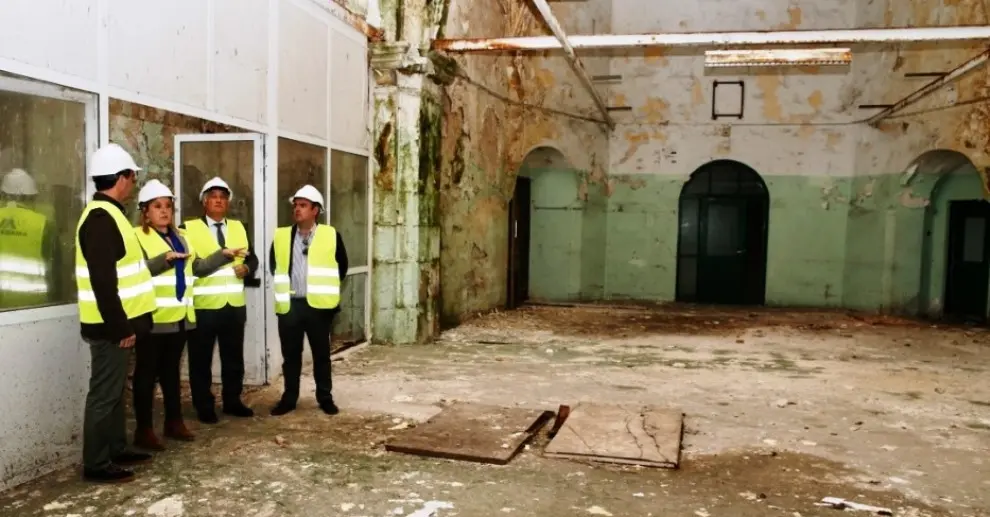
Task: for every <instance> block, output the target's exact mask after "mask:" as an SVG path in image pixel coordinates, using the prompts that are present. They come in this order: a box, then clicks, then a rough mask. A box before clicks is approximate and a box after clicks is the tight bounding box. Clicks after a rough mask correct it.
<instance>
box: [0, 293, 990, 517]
mask: <svg viewBox="0 0 990 517" xmlns="http://www.w3.org/2000/svg"><path fill="white" fill-rule="evenodd" d="M988 338H990V334H988V332H986V331H984V330H980V329H966V328H949V327H944V326H939V327H935V326H932V325H929V324H923V323H914V322H908V321H899V320H894V319H890V318H866V317H855V316H849V315H844V314H841V313H826V312H795V311H772V310H759V311H748V310H744V311H715V310H701V309H697V310H691V309H685V308H679V307H665V308H659V309H658V308H652V309H651V308H631V307H625V308H622V307H611V308H609V307H594V308H589V307H575V308H559V307H530V308H526V309H523V310H519V311H513V312H508V313H495V314H490V315H488V316H485V317H482V318H479V319H477V320H474V321H473V322H470V323H468V324H465V325H462V326H461V327H459V328H456V329H453V330H450V331H447V332H445V333H444V334H443V335H442V336H441V338H440V339H439V340H438V341H437V342H436V343H434V344H431V345H424V346H419V347H386V346H374V347H370V348H366V349H364V350H359V351H356V352H354V353H351V354H348V355H347V356H346V357H345V358H344V359H342V360H340V361H338V362H336V363H335V377H334V382H335V386H336V387H335V390H334V391H335V394H336V397H337V400H338V403H339V404H340V405H341V407H342V409H343V413H342V414H341V415H339V416H336V417H327V416H325V415H323V414H322V413H321V412H319V410H318V409H316V407H315V403H313V402H312V400H311V399H307V400H306V401H305V403H304V404H303V406H302V408H301V410H300V411H297V412H296V413H294V414H292V415H289V416H287V417H283V418H280V419H276V418H270V417H267V416H264V417H258V418H255V419H253V420H250V421H232V420H224V421H223V422H221V424H219V425H217V426H213V427H210V428H205V429H204V428H200V429H199V440H198V441H197V442H195V443H193V444H187V445H176V446H175V447H174V448H173V450H170V451H168V452H166V453H163V454H161V455H159V457H158V458H157V460H156V462H155V463H154V464H153V465H151V466H148V467H144V468H142V469H141V470H140V471H139V474H140V478H139V480H138V481H136V482H134V483H131V484H129V485H122V486H113V487H102V486H93V485H88V484H84V483H82V482H80V481H79V480H78V476H77V474H76V472H74V471H65V472H61V473H57V474H54V475H52V476H49V477H46V478H44V479H42V480H39V481H37V482H34V483H30V484H28V485H25V486H22V487H20V488H17V489H15V490H13V491H10V492H8V493H6V494H2V495H0V516H7V515H11V516H15V515H16V516H21V515H25V516H26V515H45V516H70V515H78V516H84V515H94V516H96V515H99V516H104V515H106V516H116V515H123V516H129V515H140V516H143V515H150V516H153V517H185V516H190V517H191V516H207V515H209V516H224V515H226V516H238V517H274V516H296V515H298V516H304V515H305V516H311V515H312V516H323V515H327V516H329V515H346V516H387V515H392V516H396V515H399V516H401V515H415V516H417V517H424V516H427V515H431V514H430V513H429V511H428V510H427V511H422V510H423V509H424V508H427V509H428V508H439V509H437V510H436V513H435V515H436V516H437V517H446V516H453V515H459V516H491V515H502V514H507V515H526V516H529V515H533V516H575V515H615V516H651V515H653V516H661V515H663V516H679V515H684V516H699V517H716V516H732V517H747V516H754V517H755V516H761V517H762V516H768V515H781V516H787V517H797V516H816V515H821V516H828V515H835V514H836V510H833V509H829V508H824V507H819V506H815V503H816V502H817V501H819V500H821V499H822V498H823V497H827V496H836V497H843V498H847V499H850V500H854V501H857V502H861V503H867V504H872V505H879V506H886V507H890V508H892V509H893V510H894V514H895V515H897V516H915V517H918V516H949V515H951V516H974V517H975V516H986V515H990V456H988V454H987V452H988V450H990V383H987V382H986V379H987V376H988V372H990V354H988V350H990V348H988V346H987V345H988V341H990V339H988ZM304 390H305V391H304V396H306V397H312V381H311V380H310V381H309V383H308V385H306V386H304ZM278 391H279V390H278V387H273V388H270V389H265V390H261V391H259V392H257V393H254V394H253V395H252V403H253V404H254V405H255V407H256V408H258V409H259V410H267V408H268V406H269V405H270V404H271V403H272V402H274V400H275V399H276V398H277V396H278ZM452 400H466V401H476V402H482V403H491V404H501V405H519V406H527V407H541V408H547V409H555V408H556V407H557V405H558V404H562V403H564V404H571V405H573V404H575V403H577V402H579V401H596V402H606V403H607V402H617V403H646V404H657V405H672V406H677V407H680V408H681V409H682V410H683V411H684V412H685V413H686V414H687V417H686V421H685V423H686V426H687V433H686V436H685V443H684V459H683V464H682V468H681V469H680V470H677V471H666V470H655V469H643V468H631V467H616V466H603V465H597V464H591V463H580V462H573V461H567V460H551V459H544V458H542V457H541V456H540V454H539V451H540V450H541V449H542V447H543V446H544V445H545V443H546V438H545V437H544V436H542V435H541V436H540V437H538V439H537V440H536V441H534V443H532V444H531V445H530V446H529V447H528V449H527V450H526V451H524V452H523V453H522V454H521V455H520V456H518V457H517V458H516V459H515V460H513V462H512V463H510V464H509V465H508V466H504V467H497V466H489V465H478V464H471V463H463V462H453V461H447V460H436V459H424V458H419V457H415V456H407V455H400V454H393V453H386V452H385V451H384V448H383V446H382V443H383V441H384V440H385V439H386V438H387V437H388V436H390V435H392V434H394V433H398V432H401V431H400V430H399V428H401V427H404V426H406V425H414V424H415V422H416V421H421V420H424V419H426V418H428V417H429V416H431V415H432V414H434V413H436V412H437V411H439V409H440V407H442V406H443V404H444V403H446V402H448V401H452ZM264 415H267V412H266V411H265V412H264ZM416 511H420V513H415V512H416ZM863 515H867V514H865V513H864V514H863Z"/></svg>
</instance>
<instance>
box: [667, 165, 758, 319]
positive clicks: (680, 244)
mask: <svg viewBox="0 0 990 517" xmlns="http://www.w3.org/2000/svg"><path fill="white" fill-rule="evenodd" d="M769 210H770V195H769V193H768V191H767V186H766V184H765V183H764V182H763V179H762V178H760V175H759V174H758V173H757V172H756V171H754V170H753V169H752V168H750V167H749V166H747V165H744V164H742V163H739V162H737V161H733V160H715V161H713V162H709V163H707V164H705V165H702V166H701V167H700V168H699V169H698V170H696V171H695V172H694V173H693V174H692V175H691V179H690V180H688V182H687V183H685V184H684V187H683V188H682V189H681V196H680V202H679V209H678V223H679V224H678V237H677V300H678V301H683V302H696V303H718V304H733V305H762V304H763V303H764V301H765V292H766V271H767V222H768V218H769Z"/></svg>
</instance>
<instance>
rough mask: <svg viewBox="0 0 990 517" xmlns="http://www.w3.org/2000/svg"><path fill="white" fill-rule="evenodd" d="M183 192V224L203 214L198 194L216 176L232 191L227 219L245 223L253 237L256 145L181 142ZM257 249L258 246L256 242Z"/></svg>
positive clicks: (233, 142)
mask: <svg viewBox="0 0 990 517" xmlns="http://www.w3.org/2000/svg"><path fill="white" fill-rule="evenodd" d="M181 146H182V148H181V149H180V159H181V160H182V163H181V164H180V165H181V169H180V170H181V171H182V180H181V181H182V185H181V188H182V191H181V197H182V199H181V203H182V206H181V207H180V217H181V218H182V220H183V221H188V220H189V219H196V218H199V217H202V216H203V215H204V212H203V202H202V201H200V199H199V192H200V191H201V190H203V185H204V184H205V183H206V182H207V181H209V180H210V179H211V178H213V177H214V176H219V177H220V178H221V179H223V180H224V181H226V182H227V184H228V185H230V188H231V190H232V191H233V192H232V193H231V194H232V195H231V199H230V206H229V207H228V209H227V217H229V218H231V219H237V220H238V221H240V222H242V223H243V224H244V226H245V228H246V229H247V231H248V236H249V237H251V236H252V235H253V234H252V232H253V231H254V230H253V228H254V210H253V203H254V142H253V141H250V140H237V141H226V142H182V144H181ZM254 246H255V247H256V248H257V247H258V246H259V244H258V243H254Z"/></svg>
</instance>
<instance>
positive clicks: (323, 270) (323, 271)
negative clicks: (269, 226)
mask: <svg viewBox="0 0 990 517" xmlns="http://www.w3.org/2000/svg"><path fill="white" fill-rule="evenodd" d="M273 246H274V248H275V313H276V314H285V313H287V312H289V305H290V303H289V300H290V299H291V298H292V294H293V293H292V285H291V282H290V279H289V259H290V258H291V257H292V227H291V226H286V227H283V228H278V229H277V230H275V242H274V244H273ZM336 252H337V230H336V229H334V227H333V226H330V225H327V224H318V225H316V228H314V229H313V239H312V240H311V241H310V242H309V252H308V253H307V254H306V263H307V269H306V302H307V303H309V306H310V307H312V308H314V309H332V308H334V307H336V306H338V305H340V271H339V270H338V265H337V259H336ZM297 267H298V266H297Z"/></svg>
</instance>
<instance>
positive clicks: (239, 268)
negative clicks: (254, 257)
mask: <svg viewBox="0 0 990 517" xmlns="http://www.w3.org/2000/svg"><path fill="white" fill-rule="evenodd" d="M234 274H235V275H237V278H244V277H246V276H247V274H248V267H247V266H245V265H244V264H238V265H236V266H234Z"/></svg>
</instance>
